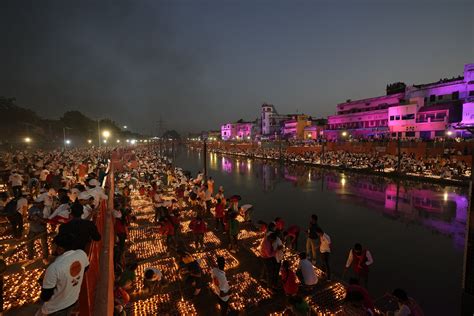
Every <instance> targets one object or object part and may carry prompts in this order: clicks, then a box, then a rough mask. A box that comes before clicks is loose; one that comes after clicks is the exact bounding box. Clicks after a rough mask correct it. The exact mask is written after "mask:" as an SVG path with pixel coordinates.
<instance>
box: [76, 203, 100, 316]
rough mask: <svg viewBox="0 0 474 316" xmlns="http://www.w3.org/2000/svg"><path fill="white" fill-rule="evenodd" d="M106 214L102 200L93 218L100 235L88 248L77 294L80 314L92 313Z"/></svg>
mask: <svg viewBox="0 0 474 316" xmlns="http://www.w3.org/2000/svg"><path fill="white" fill-rule="evenodd" d="M106 216H107V202H106V201H102V203H100V206H99V212H98V215H97V217H96V218H95V221H94V222H95V224H96V226H97V229H98V230H99V233H100V235H101V236H102V238H101V240H100V241H98V242H92V243H91V244H90V245H89V247H88V249H87V255H88V256H89V269H88V270H87V272H86V273H85V274H84V280H83V282H82V288H81V294H80V296H79V306H80V315H81V316H89V315H92V311H93V307H94V298H95V293H96V287H97V282H98V280H99V274H100V271H99V262H100V253H101V250H102V244H103V238H104V223H105V222H104V219H105V218H106Z"/></svg>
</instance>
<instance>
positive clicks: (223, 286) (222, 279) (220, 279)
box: [211, 256, 230, 315]
mask: <svg viewBox="0 0 474 316" xmlns="http://www.w3.org/2000/svg"><path fill="white" fill-rule="evenodd" d="M224 267H225V259H224V257H220V256H219V257H217V267H215V268H213V269H212V271H211V276H212V289H213V291H214V293H215V294H216V295H217V297H218V302H219V306H220V308H221V315H227V311H228V309H229V298H230V286H229V282H228V281H227V277H226V275H225V271H224Z"/></svg>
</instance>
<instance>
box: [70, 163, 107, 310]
mask: <svg viewBox="0 0 474 316" xmlns="http://www.w3.org/2000/svg"><path fill="white" fill-rule="evenodd" d="M112 165H113V164H112V163H111V164H110V166H109V170H108V171H109V173H108V176H107V178H106V183H107V186H106V187H107V189H108V190H107V193H108V200H107V201H102V202H101V204H100V205H99V212H98V215H97V217H96V218H95V220H94V222H95V224H96V226H97V229H98V230H99V232H100V234H101V240H100V241H99V242H92V243H91V244H90V245H89V247H88V249H86V250H87V254H88V256H89V269H88V270H87V272H86V273H85V274H84V280H83V282H82V288H81V293H80V296H79V315H80V316H93V315H103V316H106V315H112V314H113V306H114V305H113V304H114V302H113V286H114V269H113V267H114V265H113V249H114V229H113V218H112V210H113V199H114V192H115V189H114V171H113V166H112Z"/></svg>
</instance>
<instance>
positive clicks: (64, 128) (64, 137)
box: [63, 126, 71, 151]
mask: <svg viewBox="0 0 474 316" xmlns="http://www.w3.org/2000/svg"><path fill="white" fill-rule="evenodd" d="M66 129H71V128H70V127H66V126H65V127H63V150H64V151H66V144H69V143H70V141H68V140H66Z"/></svg>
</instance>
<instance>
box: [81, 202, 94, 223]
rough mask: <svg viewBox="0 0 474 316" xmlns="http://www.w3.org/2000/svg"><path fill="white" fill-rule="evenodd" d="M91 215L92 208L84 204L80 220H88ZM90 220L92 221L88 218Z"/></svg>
mask: <svg viewBox="0 0 474 316" xmlns="http://www.w3.org/2000/svg"><path fill="white" fill-rule="evenodd" d="M91 213H92V207H90V206H89V205H87V204H86V205H84V206H83V208H82V215H81V218H82V219H88V217H89V215H90V214H91ZM90 220H92V218H90Z"/></svg>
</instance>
